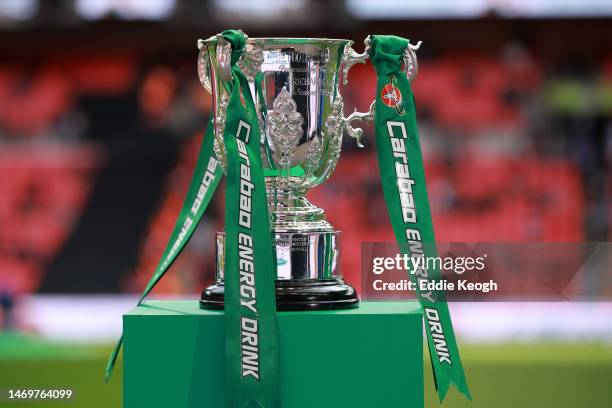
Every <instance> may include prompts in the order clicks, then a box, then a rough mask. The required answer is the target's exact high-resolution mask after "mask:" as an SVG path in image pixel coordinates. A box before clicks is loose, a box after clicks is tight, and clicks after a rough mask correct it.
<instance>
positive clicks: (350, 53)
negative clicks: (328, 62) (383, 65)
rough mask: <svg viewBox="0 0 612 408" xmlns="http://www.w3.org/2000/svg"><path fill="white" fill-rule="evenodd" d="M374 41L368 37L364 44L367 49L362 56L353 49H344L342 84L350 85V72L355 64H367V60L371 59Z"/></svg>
mask: <svg viewBox="0 0 612 408" xmlns="http://www.w3.org/2000/svg"><path fill="white" fill-rule="evenodd" d="M371 41H372V39H371V37H370V36H369V35H368V37H367V38H366V39H365V41H364V42H363V43H364V44H365V48H364V50H363V52H362V53H361V54H360V53H358V52H356V51H355V50H354V49H353V47H350V46H349V47H346V48H345V49H344V57H343V58H344V61H343V63H344V67H343V68H342V84H343V85H346V84H348V72H349V70H350V69H351V68H352V67H353V65H355V64H365V62H366V60H367V59H368V58H369V57H370V43H371Z"/></svg>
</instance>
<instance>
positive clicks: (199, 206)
mask: <svg viewBox="0 0 612 408" xmlns="http://www.w3.org/2000/svg"><path fill="white" fill-rule="evenodd" d="M213 144H214V125H213V120H212V115H211V118H210V120H209V122H208V126H207V128H206V133H205V135H204V140H203V141H202V147H201V148H200V153H199V156H198V161H197V163H196V167H195V170H194V174H193V177H192V179H191V184H190V185H189V190H188V191H187V196H186V197H185V201H184V203H183V207H182V209H181V212H180V213H179V216H178V218H177V219H176V222H175V225H174V229H173V230H172V234H171V235H170V239H169V241H168V243H167V244H166V249H165V250H164V253H163V254H162V256H161V259H160V260H159V263H158V265H157V268H156V269H155V272H154V273H153V276H152V277H151V279H150V280H149V282H148V283H147V286H146V288H145V290H144V292H143V293H142V295H141V296H140V298H139V299H138V305H140V304H141V303H142V301H143V300H144V299H145V297H146V296H147V295H148V294H149V292H151V290H153V288H154V287H155V285H157V283H158V282H159V281H160V279H161V278H162V277H163V276H164V274H165V273H166V272H167V271H168V268H170V266H171V265H172V263H173V262H174V260H175V259H176V257H177V256H178V255H179V253H180V252H181V251H182V250H183V248H184V247H185V245H186V244H187V242H189V239H190V238H191V236H192V234H193V232H194V231H195V229H196V227H197V225H198V223H199V222H200V220H201V219H202V216H203V215H204V212H205V211H206V209H207V208H208V205H209V204H210V200H211V199H212V197H213V195H214V193H215V191H216V189H217V186H218V185H219V182H220V181H221V177H222V176H223V171H222V169H221V166H220V165H219V162H218V161H217V158H216V157H215V155H214V150H213ZM122 344H123V336H121V337H120V338H119V341H117V344H116V345H115V348H114V349H113V351H112V353H111V355H110V357H109V359H108V363H107V365H106V374H105V381H107V382H108V380H109V378H110V376H111V374H112V373H113V369H114V367H115V362H116V361H117V356H118V355H119V351H120V350H121V345H122Z"/></svg>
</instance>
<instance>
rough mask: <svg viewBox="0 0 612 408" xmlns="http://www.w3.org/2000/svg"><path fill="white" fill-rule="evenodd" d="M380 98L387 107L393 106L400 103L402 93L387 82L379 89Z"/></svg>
mask: <svg viewBox="0 0 612 408" xmlns="http://www.w3.org/2000/svg"><path fill="white" fill-rule="evenodd" d="M380 99H381V100H382V103H384V104H385V105H387V106H388V107H390V108H395V107H396V106H398V105H401V103H402V93H401V92H400V90H399V89H397V87H396V86H393V84H387V85H385V86H383V88H382V90H381V91H380Z"/></svg>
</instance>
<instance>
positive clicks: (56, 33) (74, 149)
mask: <svg viewBox="0 0 612 408" xmlns="http://www.w3.org/2000/svg"><path fill="white" fill-rule="evenodd" d="M611 17H612V2H611V1H604V0H581V1H578V0H572V1H560V0H545V1H543V0H541V1H537V2H530V1H526V0H513V1H496V0H488V1H487V0H483V1H479V0H463V1H460V2H452V1H434V2H428V1H397V0H377V1H366V0H346V1H323V0H298V1H290V0H266V1H251V2H243V1H239V0H207V1H196V0H185V1H179V0H154V1H153V0H149V1H147V0H58V1H44V0H0V56H1V57H0V327H1V328H2V331H0V387H9V386H11V387H16V386H19V387H33V386H39V387H40V386H64V387H70V388H73V389H74V390H75V392H76V400H75V402H74V405H76V406H83V407H85V406H87V407H96V406H100V407H102V406H104V407H110V406H119V405H120V398H121V391H120V375H115V377H114V378H113V380H112V381H111V383H110V384H109V385H106V386H105V385H104V384H103V366H104V363H105V358H106V356H107V354H108V352H109V349H110V345H111V343H112V342H113V340H114V339H115V338H116V337H117V336H118V334H119V331H120V327H121V319H120V316H121V314H122V313H123V312H125V311H127V310H129V309H130V308H131V306H132V305H133V304H134V302H135V296H136V294H137V293H138V292H139V291H141V290H142V289H143V288H144V286H145V283H146V282H147V280H148V279H149V276H150V274H151V273H152V271H153V269H154V267H155V264H156V263H157V261H158V258H159V256H160V254H161V252H162V250H163V247H164V245H165V243H166V240H167V238H168V234H169V231H170V229H171V228H172V226H173V223H174V220H175V217H176V215H177V214H178V211H179V208H180V206H181V204H182V199H183V197H184V194H185V192H186V189H187V185H188V183H189V181H190V178H191V174H192V169H193V166H194V164H195V159H196V156H197V152H198V149H199V143H200V141H201V137H202V133H203V129H204V127H205V123H206V120H207V117H208V115H209V112H210V109H211V100H210V95H208V94H207V93H206V92H205V91H204V89H203V88H202V87H201V85H200V84H199V82H198V79H197V74H196V53H197V49H196V39H198V38H203V37H208V36H209V35H211V34H214V33H216V32H219V31H221V30H222V29H225V28H230V27H233V28H242V29H243V30H244V31H245V32H247V33H248V34H249V35H250V36H251V37H256V36H292V37H331V38H350V39H352V40H354V41H355V42H356V46H355V47H356V49H358V50H359V51H360V50H361V49H362V45H361V44H362V42H363V39H364V38H365V37H366V36H367V35H368V34H371V33H381V34H383V33H384V34H397V35H401V36H404V37H408V38H411V39H413V40H422V41H423V43H424V44H423V47H422V48H421V50H420V51H419V54H418V56H419V61H420V70H419V74H418V76H417V79H416V81H415V83H414V92H415V96H416V101H417V108H418V115H419V126H420V130H421V138H422V141H423V149H424V153H425V157H426V171H427V177H428V188H429V194H430V200H431V203H432V206H433V216H434V226H435V230H436V236H437V239H438V240H439V241H441V242H453V241H462V242H466V241H467V242H480V241H486V242H524V243H525V242H608V241H612V239H611V238H612V236H611V234H612V173H611V172H612V167H611V165H610V164H611V163H612V47H611V46H610V39H612V18H611ZM374 89H375V76H374V72H373V69H372V67H371V65H369V64H368V65H365V66H357V67H355V68H353V69H352V70H351V73H350V76H349V85H347V86H346V87H344V88H343V89H342V94H343V97H344V100H345V104H346V106H347V107H352V106H355V107H358V108H359V109H360V110H365V109H366V108H367V107H368V106H369V103H370V101H371V99H372V95H373V93H374ZM346 113H348V110H347V112H346ZM366 130H367V133H368V135H367V137H366V148H365V149H358V148H357V147H356V146H355V143H354V141H353V140H345V143H344V146H343V152H342V157H341V160H340V162H339V165H338V169H337V170H336V172H335V173H334V176H333V177H332V179H331V180H330V182H328V183H326V184H324V185H323V186H321V187H319V188H317V189H315V190H313V191H311V199H312V201H313V202H314V203H316V204H317V205H319V206H321V207H322V208H324V209H325V210H326V212H327V214H328V218H329V220H330V221H331V222H332V223H333V224H334V225H335V226H336V227H337V228H338V229H340V230H342V231H343V241H342V250H343V261H342V262H343V264H342V267H343V273H344V275H345V276H346V277H347V278H348V279H349V280H350V281H351V283H353V284H354V285H355V286H357V287H359V285H360V279H359V270H360V261H359V259H360V256H359V251H360V243H361V242H362V241H392V240H393V236H392V235H391V234H392V233H391V230H390V228H389V221H388V219H387V217H386V215H385V213H386V210H385V208H384V201H383V197H382V193H381V191H380V188H379V186H378V184H379V181H378V174H377V170H376V169H375V167H376V166H373V163H374V162H375V158H374V156H373V155H374V149H373V137H372V136H373V135H372V128H368V129H366ZM222 215H223V198H222V194H218V195H217V197H216V199H215V202H214V203H213V205H212V206H211V208H210V209H209V211H208V212H207V214H206V217H205V219H204V221H203V222H202V224H201V225H200V227H199V228H198V230H197V231H196V234H195V235H194V237H193V239H192V241H191V242H190V244H189V245H188V247H187V249H186V250H185V251H184V252H183V254H182V255H181V257H180V258H179V260H178V261H177V262H176V264H175V265H174V266H173V267H172V269H171V271H170V272H169V273H168V275H167V277H166V278H164V280H163V281H162V282H161V284H160V285H159V287H158V288H157V289H156V290H155V292H154V294H155V295H156V296H170V297H189V298H195V296H196V294H197V293H198V292H199V291H201V289H202V288H203V287H204V286H205V285H206V284H207V283H209V282H210V281H211V280H212V278H213V273H214V256H213V253H214V247H213V244H214V242H213V236H214V231H216V230H219V229H222V227H223V219H222ZM604 265H606V266H607V267H609V268H610V269H612V259H609V260H608V261H607V262H604ZM453 311H454V312H455V314H454V316H455V317H456V322H457V323H456V324H457V330H458V332H459V334H460V335H461V337H462V338H463V340H464V341H463V343H464V347H463V348H464V349H465V353H464V354H465V356H464V359H465V365H466V367H467V371H468V376H469V380H470V383H471V387H472V393H473V394H474V398H475V400H474V403H473V405H472V406H483V407H484V406H498V407H505V406H508V407H509V406H517V405H518V406H520V405H522V406H545V407H549V406H550V407H553V406H554V407H562V406H568V407H569V406H610V405H611V404H612V392H611V391H610V387H609V382H610V380H611V379H612V347H611V342H612V308H611V307H610V304H609V303H604V302H598V303H582V304H578V303H573V304H552V305H551V304H520V305H517V304H512V305H507V304H492V305H487V307H486V308H485V307H483V306H482V305H478V304H462V305H454V306H453ZM152 364H154V363H153V362H152ZM426 366H428V365H426ZM116 374H120V373H116ZM430 377H431V376H428V378H427V380H428V381H429V383H426V395H427V404H428V406H432V405H435V404H436V402H435V396H434V394H433V393H432V392H431V389H432V386H431V383H430V382H431V378H430ZM455 397H456V396H454V395H453V396H451V398H450V400H449V401H448V402H447V406H464V405H466V406H467V404H465V403H464V402H462V401H461V400H460V399H459V398H455ZM51 405H52V404H49V403H46V404H45V406H51ZM21 406H24V407H25V406H28V405H27V404H25V403H24V404H22V405H21ZM32 406H35V405H32Z"/></svg>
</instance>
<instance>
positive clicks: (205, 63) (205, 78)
mask: <svg viewBox="0 0 612 408" xmlns="http://www.w3.org/2000/svg"><path fill="white" fill-rule="evenodd" d="M198 49H199V50H200V52H199V53H198V78H200V83H201V84H202V86H203V87H204V89H206V90H207V91H208V92H209V93H212V84H211V83H210V61H209V60H208V48H207V47H206V45H205V44H204V40H198Z"/></svg>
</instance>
